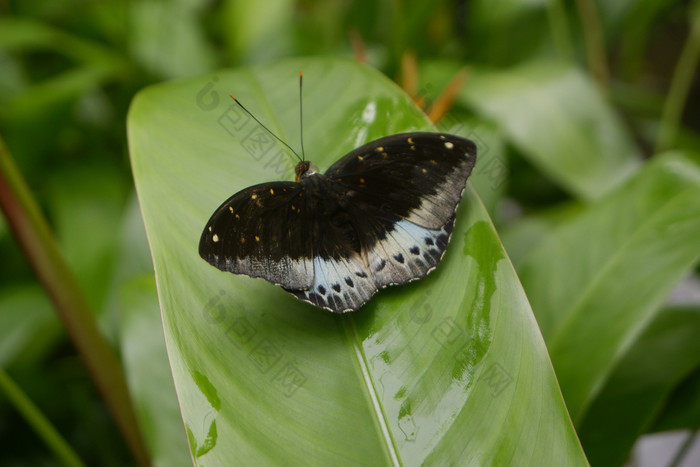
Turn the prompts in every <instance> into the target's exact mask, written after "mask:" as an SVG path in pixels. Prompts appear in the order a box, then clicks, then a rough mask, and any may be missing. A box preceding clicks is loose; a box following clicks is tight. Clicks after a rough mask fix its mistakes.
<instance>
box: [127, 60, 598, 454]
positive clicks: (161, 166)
mask: <svg viewBox="0 0 700 467" xmlns="http://www.w3.org/2000/svg"><path fill="white" fill-rule="evenodd" d="M299 69H303V70H304V76H305V92H304V110H305V115H306V117H305V127H304V135H305V137H306V148H307V157H308V158H309V159H312V160H313V161H314V162H315V163H316V164H317V165H319V167H321V168H322V169H323V168H325V167H328V166H329V165H330V164H331V163H332V162H333V161H335V160H336V159H337V158H338V157H340V156H341V155H342V154H344V153H346V152H347V151H349V150H351V149H353V148H354V147H356V146H358V145H360V144H362V143H363V142H365V141H368V140H371V139H374V138H378V137H381V136H385V135H387V134H391V133H397V132H401V131H411V130H430V129H431V126H430V124H429V123H428V122H427V120H426V118H425V116H424V115H422V113H421V112H420V111H419V110H418V109H417V108H416V107H415V106H414V105H413V104H412V103H411V102H410V100H409V99H408V97H407V96H405V95H404V94H403V93H401V92H400V91H399V90H398V88H397V87H396V86H395V85H394V84H392V83H391V82H389V81H388V80H387V79H386V78H385V77H383V76H382V75H381V74H379V73H378V72H376V71H374V70H372V69H370V68H367V67H363V66H360V65H357V64H355V63H352V62H347V61H340V60H331V59H306V60H294V61H287V62H279V63H276V64H271V65H267V66H261V67H255V68H241V69H237V70H232V71H222V72H218V73H216V74H213V75H209V76H205V77H201V78H197V79H192V80H186V81H178V82H173V83H168V84H163V85H159V86H155V87H152V88H149V89H147V90H145V91H142V92H141V93H140V94H139V95H138V96H137V98H136V99H135V101H134V102H133V104H132V107H131V110H130V114H129V119H128V131H129V144H130V153H131V158H132V165H133V173H134V178H135V181H136V186H137V191H138V194H139V200H140V204H141V208H142V212H143V216H144V220H145V225H146V231H147V234H148V238H149V243H150V246H151V251H152V255H153V259H154V264H155V271H156V281H157V285H158V294H159V299H160V305H161V310H162V316H163V324H164V330H165V337H166V342H167V347H168V355H169V358H170V364H171V367H172V370H173V377H174V380H175V386H176V388H177V392H178V398H179V402H180V408H181V411H182V415H183V419H184V422H185V426H186V431H187V433H188V438H189V440H190V445H191V446H190V447H191V449H194V450H196V451H197V453H199V454H201V457H196V458H195V463H197V464H202V465H204V464H226V463H230V462H232V460H236V459H238V460H243V459H245V461H246V462H248V463H256V462H257V463H259V462H263V463H284V464H285V465H308V463H309V462H311V461H313V462H314V463H318V464H321V465H328V464H335V463H338V462H343V463H345V464H348V463H361V464H372V465H378V464H394V465H396V464H420V463H423V462H425V463H428V464H477V463H511V464H512V463H514V462H515V463H518V462H523V463H526V464H532V463H534V464H543V465H561V464H566V465H585V464H586V461H585V458H584V456H583V454H582V450H581V447H580V445H579V443H578V440H577V438H576V435H575V433H574V431H573V428H572V425H571V423H570V421H569V418H568V415H567V413H566V409H565V407H564V405H563V402H562V399H561V395H560V393H559V389H558V387H557V385H556V381H555V378H554V374H553V371H552V368H551V366H550V363H549V359H548V356H547V352H546V349H545V347H544V344H543V341H542V339H541V337H540V333H539V331H538V329H537V325H536V323H535V321H534V319H533V317H532V315H531V312H530V308H529V305H528V303H527V300H526V298H525V296H524V294H523V291H522V289H521V287H520V285H519V283H518V280H517V277H516V276H515V274H514V271H513V269H512V267H511V265H510V263H509V261H508V259H507V257H506V256H505V253H504V251H503V248H502V246H501V244H500V242H499V240H498V237H497V236H496V234H495V231H494V229H493V226H492V225H491V223H490V221H489V218H488V215H487V214H486V211H485V209H484V208H483V206H482V205H481V203H480V201H479V198H478V196H477V195H476V193H475V192H474V190H473V189H472V188H471V186H469V187H468V189H467V191H466V193H465V199H464V201H463V203H462V206H461V208H460V210H459V212H458V222H457V225H456V228H455V233H454V234H453V238H452V242H451V244H450V248H449V249H448V253H447V255H446V256H445V258H444V260H443V263H442V264H441V266H440V267H439V268H438V269H437V270H436V271H435V272H434V273H432V274H431V275H430V276H429V277H428V278H426V279H424V280H421V281H418V282H416V283H413V284H409V285H406V286H402V287H393V288H390V289H388V290H385V291H382V292H380V293H379V294H377V296H376V297H375V298H374V299H373V300H372V301H371V302H370V303H369V304H368V305H366V306H365V307H364V308H363V309H362V310H361V311H359V312H357V313H353V314H349V315H345V316H336V315H332V314H329V313H326V312H323V311H321V310H318V309H316V308H313V307H311V306H309V305H307V304H304V303H301V302H299V301H297V300H295V299H294V298H292V297H291V296H289V295H288V294H287V293H285V292H284V291H282V290H280V289H279V288H277V287H274V286H271V285H269V284H268V283H266V282H264V281H262V280H256V279H252V278H248V277H242V276H233V275H230V274H227V273H222V272H220V271H217V270H215V269H214V268H212V267H211V266H209V265H207V264H206V263H205V262H204V261H202V260H201V259H200V258H199V256H198V254H197V243H198V239H199V236H200V234H201V230H202V228H203V226H204V223H205V222H206V220H207V219H208V217H209V216H210V214H211V212H213V210H214V209H215V208H216V207H217V206H218V205H219V204H220V203H221V202H222V201H223V200H224V199H226V198H227V197H228V196H230V195H231V194H233V193H234V192H236V191H238V190H240V189H242V188H245V187H246V186H249V185H251V184H254V183H256V182H263V181H269V180H272V179H280V178H285V176H286V177H288V176H289V174H290V173H291V168H292V164H291V162H290V161H291V158H290V157H289V155H288V154H287V153H286V152H287V151H285V150H284V148H280V146H279V145H278V144H276V143H274V141H273V140H272V139H271V138H270V137H269V136H267V137H266V136H265V133H264V132H263V131H262V130H261V129H260V128H259V127H257V126H256V125H255V124H254V122H252V120H251V119H250V118H249V117H247V116H246V115H245V114H243V113H242V112H240V111H239V110H238V109H237V107H236V106H235V104H233V103H232V102H231V101H230V100H228V99H227V98H226V97H225V96H226V95H227V94H228V93H230V92H233V93H235V95H236V96H237V97H238V98H239V99H241V101H242V102H243V103H244V104H245V105H246V106H247V107H248V108H249V109H250V110H251V111H252V112H253V113H254V114H255V115H256V116H257V117H258V118H260V119H261V120H262V121H264V122H265V123H266V124H267V125H269V127H270V128H271V129H272V130H273V131H275V132H276V133H277V134H278V135H279V136H280V137H282V138H283V139H284V140H286V141H290V142H291V143H292V144H294V143H295V142H296V141H297V140H298V138H297V135H298V102H297V92H296V89H297V88H296V86H297V82H296V75H297V73H298V70H299ZM294 145H296V144H294ZM214 424H215V425H214ZM213 426H216V430H215V431H213V428H212V427H213ZM524 426H527V427H528V428H527V429H523V427H524ZM213 433H215V435H216V436H214V435H213ZM271 440H274V441H273V442H271ZM348 440H352V442H349V441H348ZM202 446H207V449H206V450H202V449H201V448H202ZM205 451H206V452H205Z"/></svg>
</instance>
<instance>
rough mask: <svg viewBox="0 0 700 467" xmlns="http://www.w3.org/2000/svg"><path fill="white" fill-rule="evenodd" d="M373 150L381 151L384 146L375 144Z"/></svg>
mask: <svg viewBox="0 0 700 467" xmlns="http://www.w3.org/2000/svg"><path fill="white" fill-rule="evenodd" d="M374 150H375V151H377V152H382V151H383V150H384V148H383V147H382V146H377V147H376V148H374Z"/></svg>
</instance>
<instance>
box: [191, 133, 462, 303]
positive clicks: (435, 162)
mask: <svg viewBox="0 0 700 467" xmlns="http://www.w3.org/2000/svg"><path fill="white" fill-rule="evenodd" d="M475 162H476V148H475V146H474V143H472V142H471V141H469V140H466V139H463V138H459V137H456V136H450V135H440V134H435V133H408V134H400V135H394V136H389V137H386V138H381V139H379V140H376V141H373V142H371V143H368V144H366V145H364V146H362V147H360V148H358V149H356V150H354V151H352V152H351V153H349V154H348V155H346V156H345V157H343V158H341V159H340V160H339V161H338V162H336V163H335V164H333V166H331V167H330V168H329V169H328V170H327V171H326V173H325V175H322V174H320V173H317V172H315V171H309V172H308V173H303V174H302V175H301V176H300V178H299V182H297V183H292V182H277V183H267V184H262V185H256V186H254V187H251V188H248V189H246V190H243V191H242V192H240V193H238V194H236V195H234V196H233V197H231V198H230V199H229V200H228V201H226V202H225V203H224V204H223V205H222V206H221V207H220V208H219V209H218V210H217V211H216V212H215V213H214V215H213V216H212V218H211V219H210V221H209V223H208V224H207V227H206V228H205V231H204V233H203V234H202V239H201V241H200V255H201V256H202V257H203V258H204V259H206V260H207V261H208V262H209V263H211V264H213V265H214V266H216V267H217V268H219V269H222V270H225V271H230V272H234V273H237V274H247V275H249V276H253V277H262V278H265V279H267V280H268V281H270V282H273V283H275V284H278V285H282V286H283V287H284V288H285V289H286V290H287V291H288V292H291V293H292V294H294V295H295V296H296V297H297V298H299V299H301V300H304V301H307V302H309V303H312V304H314V305H316V306H319V307H322V308H326V309H328V310H331V311H334V312H341V313H342V312H346V311H351V310H356V309H357V308H359V307H360V306H362V305H363V304H364V303H365V302H367V301H368V300H369V299H370V298H371V297H372V295H374V293H375V292H376V291H377V290H378V289H380V288H382V287H385V286H387V285H392V284H402V283H405V282H408V281H411V280H414V279H418V278H420V277H423V276H425V275H426V274H427V273H428V272H430V271H431V270H433V269H434V268H435V267H436V266H437V265H438V263H439V262H440V259H441V258H442V256H443V254H444V252H445V249H446V247H447V244H448V242H449V238H450V235H451V233H452V228H453V226H454V220H455V211H456V208H457V205H458V204H459V201H460V199H461V196H462V192H463V191H464V187H465V184H466V180H467V178H468V177H469V174H470V173H471V170H472V168H473V167H474V163H475ZM305 164H306V165H305V166H304V167H308V166H309V164H308V163H305ZM301 166H302V164H300V166H299V167H301ZM304 170H306V169H304Z"/></svg>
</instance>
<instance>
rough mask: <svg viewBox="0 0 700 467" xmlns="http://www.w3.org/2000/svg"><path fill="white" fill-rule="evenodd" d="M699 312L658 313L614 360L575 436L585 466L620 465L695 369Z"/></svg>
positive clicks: (699, 351) (699, 359)
mask: <svg viewBox="0 0 700 467" xmlns="http://www.w3.org/2000/svg"><path fill="white" fill-rule="evenodd" d="M698 335H700V310H698V309H696V308H671V309H666V310H664V311H663V312H661V313H659V314H658V315H657V316H656V317H655V319H654V321H652V323H651V324H650V325H649V326H648V327H647V329H645V330H644V333H643V334H642V335H641V336H640V337H639V339H638V340H637V341H636V342H635V343H634V345H633V346H632V348H631V349H630V350H629V351H628V352H627V353H626V354H625V356H624V357H623V358H622V359H621V360H620V362H619V363H618V365H617V366H616V368H615V369H614V371H613V372H612V374H611V376H610V377H609V379H608V381H607V382H606V385H605V387H604V388H603V389H602V390H601V391H600V394H599V395H598V396H597V397H596V399H595V401H594V402H593V403H592V404H591V406H590V408H589V409H588V410H587V412H586V416H585V417H584V419H583V420H582V422H581V424H580V428H579V430H578V432H579V435H580V437H581V441H582V443H583V445H584V447H585V449H586V455H587V456H588V459H589V460H590V462H591V464H593V465H599V466H616V465H623V464H624V462H625V460H626V459H627V457H628V456H629V452H630V450H631V449H632V446H633V445H634V442H635V441H636V439H637V438H638V437H639V436H641V435H642V434H643V433H644V432H645V431H647V429H649V428H651V426H652V423H653V421H654V419H655V418H656V417H657V416H658V415H659V414H660V412H661V410H662V408H663V406H664V402H665V401H666V399H667V398H669V396H670V395H671V393H672V391H673V389H674V388H675V387H676V386H677V385H678V384H679V383H680V382H681V381H682V380H683V379H684V378H686V377H687V376H688V375H689V374H690V372H691V371H692V370H693V369H694V368H697V367H698V365H699V364H700V340H699V339H698Z"/></svg>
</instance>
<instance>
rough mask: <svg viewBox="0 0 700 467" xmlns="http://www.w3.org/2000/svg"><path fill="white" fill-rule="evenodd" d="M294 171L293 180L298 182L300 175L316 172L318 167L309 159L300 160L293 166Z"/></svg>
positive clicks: (306, 175)
mask: <svg viewBox="0 0 700 467" xmlns="http://www.w3.org/2000/svg"><path fill="white" fill-rule="evenodd" d="M294 173H295V174H296V177H295V180H296V182H297V183H299V180H301V178H302V177H308V176H309V175H313V174H317V173H318V167H316V166H315V165H314V164H312V163H311V162H309V161H301V162H299V163H298V164H297V166H296V167H295V168H294Z"/></svg>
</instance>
